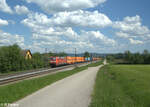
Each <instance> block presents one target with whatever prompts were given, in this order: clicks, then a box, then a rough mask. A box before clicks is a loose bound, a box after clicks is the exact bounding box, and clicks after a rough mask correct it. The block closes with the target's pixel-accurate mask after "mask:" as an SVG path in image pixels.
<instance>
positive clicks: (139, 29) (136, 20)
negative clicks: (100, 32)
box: [112, 15, 150, 44]
mask: <svg viewBox="0 0 150 107" xmlns="http://www.w3.org/2000/svg"><path fill="white" fill-rule="evenodd" d="M112 27H113V28H115V29H118V30H119V31H117V32H116V35H117V36H118V37H120V38H125V39H126V40H128V41H129V42H130V43H131V44H145V43H147V42H148V41H149V35H150V29H149V28H148V27H146V26H143V25H142V22H141V18H140V16H138V15H136V16H133V17H129V16H127V17H125V18H124V19H123V21H116V22H113V24H112Z"/></svg>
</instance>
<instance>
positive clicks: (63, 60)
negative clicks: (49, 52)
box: [49, 56, 100, 67]
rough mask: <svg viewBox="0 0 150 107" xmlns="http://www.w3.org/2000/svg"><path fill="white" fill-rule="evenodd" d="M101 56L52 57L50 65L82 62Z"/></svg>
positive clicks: (94, 59)
mask: <svg viewBox="0 0 150 107" xmlns="http://www.w3.org/2000/svg"><path fill="white" fill-rule="evenodd" d="M97 60H100V58H96V57H71V56H67V57H50V60H49V61H50V62H49V63H50V65H51V66H52V67H55V66H60V65H66V64H75V63H82V62H89V61H97Z"/></svg>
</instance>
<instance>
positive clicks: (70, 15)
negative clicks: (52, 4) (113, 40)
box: [22, 10, 112, 28]
mask: <svg viewBox="0 0 150 107" xmlns="http://www.w3.org/2000/svg"><path fill="white" fill-rule="evenodd" d="M22 23H23V24H25V25H27V26H30V27H35V26H37V25H44V26H53V27H54V26H58V27H88V28H90V27H91V28H92V27H93V28H101V27H106V26H109V25H111V24H112V22H111V20H110V19H109V18H108V17H107V16H106V15H105V14H102V13H99V12H98V11H94V12H89V11H83V10H78V11H73V12H60V13H56V14H54V15H53V16H52V17H51V18H48V17H47V16H46V15H45V14H39V13H34V14H33V13H32V14H30V15H28V18H26V19H24V20H23V21H22Z"/></svg>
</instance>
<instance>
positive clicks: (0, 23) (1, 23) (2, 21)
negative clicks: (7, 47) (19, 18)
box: [0, 19, 8, 26]
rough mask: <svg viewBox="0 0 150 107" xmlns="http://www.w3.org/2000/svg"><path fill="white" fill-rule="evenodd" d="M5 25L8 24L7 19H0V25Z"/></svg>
mask: <svg viewBox="0 0 150 107" xmlns="http://www.w3.org/2000/svg"><path fill="white" fill-rule="evenodd" d="M5 25H8V21H7V20H3V19H0V26H5Z"/></svg>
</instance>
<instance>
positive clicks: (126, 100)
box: [90, 65, 150, 107]
mask: <svg viewBox="0 0 150 107" xmlns="http://www.w3.org/2000/svg"><path fill="white" fill-rule="evenodd" d="M149 81H150V65H107V66H104V67H103V68H102V69H100V70H99V72H98V74H97V78H96V83H95V86H94V91H93V94H92V102H91V104H90V107H149V106H150V102H149V101H150V83H149Z"/></svg>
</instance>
